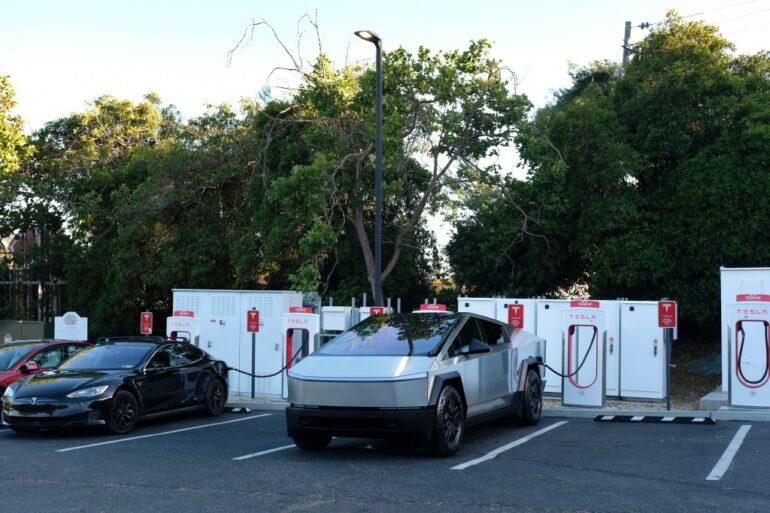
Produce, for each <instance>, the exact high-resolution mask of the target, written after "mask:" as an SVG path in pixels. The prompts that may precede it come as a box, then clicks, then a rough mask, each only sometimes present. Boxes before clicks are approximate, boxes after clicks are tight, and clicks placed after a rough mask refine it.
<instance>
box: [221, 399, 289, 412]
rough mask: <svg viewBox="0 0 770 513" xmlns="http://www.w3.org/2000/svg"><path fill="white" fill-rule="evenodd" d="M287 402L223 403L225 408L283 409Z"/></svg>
mask: <svg viewBox="0 0 770 513" xmlns="http://www.w3.org/2000/svg"><path fill="white" fill-rule="evenodd" d="M287 406H289V403H287V402H283V401H255V402H248V401H237V400H236V401H232V402H228V403H227V404H225V408H248V409H250V410H261V411H283V410H285V409H286V407H287Z"/></svg>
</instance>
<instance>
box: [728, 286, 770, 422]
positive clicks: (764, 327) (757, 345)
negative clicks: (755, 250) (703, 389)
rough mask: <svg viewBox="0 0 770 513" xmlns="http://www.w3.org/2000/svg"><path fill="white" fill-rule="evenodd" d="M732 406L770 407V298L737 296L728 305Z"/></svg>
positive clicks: (730, 398) (762, 295)
mask: <svg viewBox="0 0 770 513" xmlns="http://www.w3.org/2000/svg"><path fill="white" fill-rule="evenodd" d="M727 320H728V325H727V330H728V332H727V341H728V344H729V351H728V355H729V357H728V365H727V368H728V371H729V381H728V383H729V385H728V389H729V404H730V406H739V407H749V408H752V407H754V408H757V407H758V408H768V407H770V385H769V383H770V295H768V294H738V295H737V296H736V298H735V302H734V303H732V304H730V305H727Z"/></svg>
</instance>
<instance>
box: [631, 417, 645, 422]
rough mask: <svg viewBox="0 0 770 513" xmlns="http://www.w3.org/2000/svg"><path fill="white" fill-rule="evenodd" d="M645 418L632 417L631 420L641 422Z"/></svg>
mask: <svg viewBox="0 0 770 513" xmlns="http://www.w3.org/2000/svg"><path fill="white" fill-rule="evenodd" d="M643 420H644V417H631V422H641V421H643Z"/></svg>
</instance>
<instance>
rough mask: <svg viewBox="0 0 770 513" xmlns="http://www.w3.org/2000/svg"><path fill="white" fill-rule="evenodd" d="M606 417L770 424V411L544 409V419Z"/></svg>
mask: <svg viewBox="0 0 770 513" xmlns="http://www.w3.org/2000/svg"><path fill="white" fill-rule="evenodd" d="M599 415H601V416H605V415H631V416H633V417H637V416H638V417H704V418H711V419H714V420H715V421H735V422H770V410H768V411H759V410H735V409H720V410H693V411H686V410H676V411H666V410H618V409H607V408H604V409H600V408H564V407H558V408H544V409H543V416H544V417H565V418H573V419H593V418H595V417H597V416H599Z"/></svg>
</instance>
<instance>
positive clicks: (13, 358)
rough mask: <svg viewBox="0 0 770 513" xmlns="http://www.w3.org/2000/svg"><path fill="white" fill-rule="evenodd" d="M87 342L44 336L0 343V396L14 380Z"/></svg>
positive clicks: (54, 363)
mask: <svg viewBox="0 0 770 513" xmlns="http://www.w3.org/2000/svg"><path fill="white" fill-rule="evenodd" d="M90 345H91V344H89V343H87V342H73V341H71V340H45V339H44V340H22V341H18V342H11V343H9V344H0V396H2V395H3V393H4V392H5V389H6V388H8V385H10V384H11V383H13V382H14V381H18V380H20V379H21V378H23V377H25V376H28V375H30V374H37V373H39V372H43V371H47V370H51V369H54V368H56V367H58V366H59V364H60V363H62V362H63V361H64V360H66V359H67V358H69V357H70V356H72V355H74V354H75V353H77V352H78V351H80V350H81V349H83V348H86V347H88V346H90Z"/></svg>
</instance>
